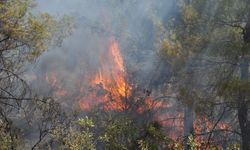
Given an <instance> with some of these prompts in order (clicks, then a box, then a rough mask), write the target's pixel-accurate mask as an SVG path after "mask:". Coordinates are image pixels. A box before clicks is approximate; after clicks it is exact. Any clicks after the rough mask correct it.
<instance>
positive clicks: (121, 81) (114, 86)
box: [80, 38, 132, 111]
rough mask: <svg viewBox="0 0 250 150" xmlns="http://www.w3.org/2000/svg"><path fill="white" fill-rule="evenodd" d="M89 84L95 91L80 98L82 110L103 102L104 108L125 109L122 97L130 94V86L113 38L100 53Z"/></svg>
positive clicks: (117, 46)
mask: <svg viewBox="0 0 250 150" xmlns="http://www.w3.org/2000/svg"><path fill="white" fill-rule="evenodd" d="M90 85H91V87H92V88H94V89H95V90H94V91H95V92H96V93H92V94H89V96H87V97H85V98H83V99H81V100H80V107H81V109H82V110H90V109H91V107H93V106H94V105H96V104H103V107H104V109H105V110H117V111H123V110H125V109H126V105H125V103H124V102H123V99H125V98H127V97H129V96H130V94H131V90H132V88H131V86H130V85H129V84H128V83H127V82H126V72H125V68H124V62H123V59H122V56H121V53H120V49H119V44H118V42H117V41H116V40H115V39H114V38H111V39H110V41H109V46H108V49H107V50H106V51H104V53H103V54H102V56H101V60H100V67H99V69H98V73H97V74H96V75H95V77H94V78H93V79H91V81H90ZM100 91H101V92H100ZM98 93H99V94H98Z"/></svg>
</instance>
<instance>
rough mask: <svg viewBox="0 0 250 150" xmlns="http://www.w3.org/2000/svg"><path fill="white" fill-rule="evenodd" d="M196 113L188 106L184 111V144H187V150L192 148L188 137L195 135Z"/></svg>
mask: <svg viewBox="0 0 250 150" xmlns="http://www.w3.org/2000/svg"><path fill="white" fill-rule="evenodd" d="M193 123H194V112H193V110H192V108H190V107H188V106H186V107H185V110H184V138H185V140H184V142H185V150H189V149H190V147H189V145H188V137H189V136H190V135H193V134H194V127H193Z"/></svg>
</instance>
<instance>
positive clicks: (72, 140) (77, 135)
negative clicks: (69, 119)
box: [52, 117, 95, 150]
mask: <svg viewBox="0 0 250 150" xmlns="http://www.w3.org/2000/svg"><path fill="white" fill-rule="evenodd" d="M93 127H94V123H93V121H92V120H91V119H89V118H88V117H86V118H80V119H79V120H78V121H76V122H74V124H72V125H71V127H70V128H69V129H66V128H64V126H61V127H60V126H58V127H57V128H55V130H53V132H52V133H53V134H52V137H53V138H54V140H55V141H58V142H59V143H61V144H60V148H61V149H65V148H66V149H69V150H95V143H94V133H93V132H92V131H91V130H92V128H93Z"/></svg>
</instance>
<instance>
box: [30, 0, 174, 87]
mask: <svg viewBox="0 0 250 150" xmlns="http://www.w3.org/2000/svg"><path fill="white" fill-rule="evenodd" d="M172 7H173V0H37V7H36V8H35V11H38V12H48V13H49V14H51V15H52V16H54V17H56V18H59V17H60V16H63V15H68V16H71V17H73V20H74V25H75V29H74V31H73V33H72V35H70V36H69V37H67V38H66V39H65V40H64V42H63V44H62V46H61V47H57V48H54V47H53V48H50V49H49V50H48V51H47V52H45V53H44V54H43V55H42V56H41V57H40V58H39V59H38V60H37V61H36V63H35V64H34V65H33V66H32V67H31V68H32V69H31V70H32V72H33V73H34V74H36V76H38V78H45V76H46V74H48V73H50V72H56V73H57V75H58V81H60V84H62V85H61V86H65V87H66V88H68V89H71V90H72V89H75V88H76V85H77V84H78V83H79V82H80V81H81V82H82V84H83V85H81V86H85V85H84V84H85V82H84V80H86V79H89V78H91V77H93V75H94V74H95V73H96V71H97V69H98V67H99V64H100V59H102V58H101V57H102V56H101V53H100V51H105V50H108V49H107V44H108V40H109V39H110V38H115V39H116V41H117V42H118V43H119V47H120V50H121V53H122V57H123V58H124V63H125V65H126V69H127V70H128V72H129V73H130V76H132V78H133V79H134V80H137V82H138V83H143V84H144V83H145V80H147V78H150V77H149V76H150V75H152V72H154V71H155V70H154V68H156V66H155V65H156V62H157V61H158V58H157V56H156V53H155V52H156V47H155V39H156V30H157V29H156V28H155V27H154V23H153V21H152V14H155V15H157V16H158V17H159V18H160V19H162V20H163V21H164V20H166V18H167V16H168V14H169V12H170V11H171V8H172ZM86 84H87V83H86ZM38 85H42V83H39V84H38ZM78 86H79V85H78Z"/></svg>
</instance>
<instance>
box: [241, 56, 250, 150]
mask: <svg viewBox="0 0 250 150" xmlns="http://www.w3.org/2000/svg"><path fill="white" fill-rule="evenodd" d="M248 67H249V62H248V59H247V58H245V57H244V56H243V58H242V62H241V64H240V73H241V75H240V79H241V81H242V82H244V83H245V82H248V74H249V70H248ZM238 120H239V125H240V130H241V142H242V143H241V148H242V149H243V150H250V123H249V121H248V106H247V102H246V93H245V92H244V91H240V94H239V99H238Z"/></svg>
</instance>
